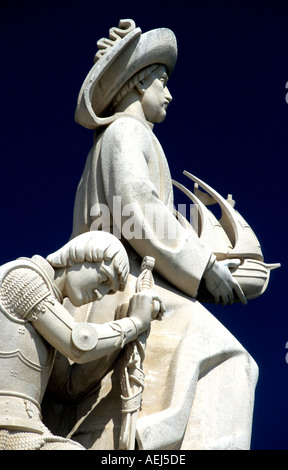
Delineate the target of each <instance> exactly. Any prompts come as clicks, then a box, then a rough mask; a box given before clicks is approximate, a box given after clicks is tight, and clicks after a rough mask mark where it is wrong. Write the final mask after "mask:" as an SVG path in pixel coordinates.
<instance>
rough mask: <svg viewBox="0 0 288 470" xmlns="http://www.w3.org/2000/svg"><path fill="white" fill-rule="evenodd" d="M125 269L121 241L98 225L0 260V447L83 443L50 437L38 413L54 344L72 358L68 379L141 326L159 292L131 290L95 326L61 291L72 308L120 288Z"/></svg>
mask: <svg viewBox="0 0 288 470" xmlns="http://www.w3.org/2000/svg"><path fill="white" fill-rule="evenodd" d="M128 271H129V262H128V258H127V254H126V252H125V249H124V247H123V246H122V244H121V243H120V241H119V240H117V239H116V238H115V237H114V236H113V235H110V234H104V233H102V232H89V233H86V234H83V235H80V236H79V237H76V238H74V239H73V240H72V241H70V242H69V243H68V244H66V245H65V246H64V247H62V248H61V249H60V250H58V251H57V252H55V253H53V254H51V255H49V256H48V257H47V259H46V260H45V259H44V258H42V257H41V256H38V255H36V256H33V257H32V258H31V259H28V258H19V259H17V260H15V261H11V262H9V263H7V264H5V265H3V266H1V268H0V327H1V328H0V384H1V386H0V449H1V450H52V449H54V450H57V449H58V450H65V449H71V450H85V449H84V447H82V446H81V445H80V444H78V443H76V442H73V441H72V440H69V439H65V438H63V437H60V436H54V435H53V434H52V433H51V432H50V431H49V430H48V429H47V427H46V426H45V425H44V424H43V422H42V419H41V402H42V398H43V395H44V392H45V390H46V386H47V382H48V380H49V376H50V373H51V370H52V366H53V361H54V357H55V350H58V351H60V352H61V353H62V354H63V355H64V356H65V357H67V358H70V360H71V361H73V362H74V364H73V365H69V371H68V373H66V376H65V377H66V379H67V380H68V381H70V382H71V383H73V380H76V379H77V368H78V369H79V368H80V369H81V366H82V365H83V364H84V363H86V362H89V361H93V360H95V359H99V358H102V359H103V358H104V357H105V356H106V355H107V354H109V353H110V354H111V353H112V354H117V353H118V351H119V349H121V347H124V346H125V345H126V344H127V343H128V342H131V341H133V340H136V339H137V337H138V335H139V334H141V333H143V332H144V331H146V330H147V328H148V327H149V325H150V321H151V312H152V301H153V299H154V300H157V301H158V302H159V301H160V299H159V297H158V296H157V294H155V293H154V294H153V291H150V292H149V293H147V292H146V293H145V292H142V293H138V294H135V295H134V296H133V297H132V298H131V299H130V302H129V307H128V317H127V318H122V319H118V320H117V321H114V322H106V323H104V324H102V325H97V324H95V323H93V324H91V323H86V322H85V323H83V322H82V323H76V322H75V320H74V319H73V318H72V316H71V315H70V313H69V312H68V311H67V310H66V309H65V308H64V307H63V305H62V304H63V298H65V297H69V299H70V301H71V302H72V303H73V304H74V305H75V306H78V307H79V306H81V305H85V304H87V303H89V302H94V301H96V300H99V299H100V298H101V297H102V296H104V295H106V294H107V293H108V294H111V293H114V292H116V291H117V290H124V288H125V284H126V281H127V276H128ZM158 306H159V307H160V308H162V307H161V305H160V304H159V305H158ZM154 316H157V315H155V312H154ZM70 386H71V384H70Z"/></svg>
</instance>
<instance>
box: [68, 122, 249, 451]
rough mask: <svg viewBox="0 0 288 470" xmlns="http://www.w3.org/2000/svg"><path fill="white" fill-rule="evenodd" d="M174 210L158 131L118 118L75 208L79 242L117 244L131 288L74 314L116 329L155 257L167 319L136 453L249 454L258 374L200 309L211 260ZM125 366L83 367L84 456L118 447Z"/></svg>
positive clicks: (155, 336) (160, 323)
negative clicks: (99, 239) (94, 236)
mask: <svg viewBox="0 0 288 470" xmlns="http://www.w3.org/2000/svg"><path fill="white" fill-rule="evenodd" d="M107 208H108V209H107ZM115 208H116V209H115ZM173 209H174V208H173V189H172V182H171V175H170V171H169V166H168V163H167V160H166V157H165V155H164V152H163V149H162V147H161V145H160V143H159V141H158V140H157V138H156V136H155V135H154V133H153V130H152V128H151V126H150V125H149V123H147V122H146V121H143V120H141V119H140V118H137V117H135V116H122V115H119V118H118V119H116V120H115V121H114V122H113V123H112V124H110V125H109V126H108V127H107V128H105V129H104V130H103V131H102V132H101V133H100V134H99V135H98V137H97V138H96V139H95V142H94V145H93V148H92V149H91V151H90V153H89V155H88V158H87V161H86V165H85V168H84V172H83V175H82V177H81V180H80V182H79V186H78V189H77V194H76V199H75V206H74V219H73V233H72V237H75V236H77V235H79V234H80V233H82V232H85V231H89V230H95V229H102V230H106V231H107V230H108V231H110V233H114V234H115V235H116V236H119V238H121V240H122V242H123V244H124V246H125V248H126V249H127V252H128V256H129V262H130V275H129V278H128V284H127V287H126V289H125V291H124V292H118V293H116V294H115V295H112V296H106V297H104V298H102V299H101V300H100V301H99V302H96V303H94V304H90V305H86V306H83V307H81V308H80V309H75V308H73V307H72V306H71V305H70V307H69V305H68V308H69V309H70V311H71V313H72V314H73V315H74V317H75V319H77V320H80V321H86V320H87V321H89V322H97V323H101V322H105V321H111V320H113V319H114V315H115V311H116V308H117V305H119V304H121V303H127V301H128V299H129V297H130V296H131V295H132V294H133V293H134V292H135V285H136V280H137V277H138V276H139V274H140V272H141V262H142V259H143V258H144V257H145V256H151V257H154V258H155V268H154V271H153V274H154V281H155V290H157V292H158V293H159V294H160V296H161V297H162V299H163V301H164V304H165V306H166V312H165V314H164V317H163V318H162V320H154V321H152V324H151V330H150V335H149V337H148V340H147V344H146V350H145V360H144V373H145V388H144V392H143V399H142V408H141V411H140V413H139V417H138V420H137V430H136V440H137V448H139V449H145V450H153V449H162V450H163V449H170V450H171V449H236V448H237V449H238V448H239V449H248V448H249V446H250V437H251V426H252V415H253V405H254V391H255V386H256V383H257V376H258V368H257V365H256V363H255V362H254V360H253V359H252V358H251V356H250V355H249V354H248V353H247V351H245V349H244V348H243V347H242V345H241V344H240V343H239V342H238V341H237V340H236V339H235V338H234V337H233V335H232V334H231V333H230V332H229V331H228V330H227V329H226V328H225V327H224V326H223V325H222V324H221V323H220V322H219V321H218V320H217V319H216V318H215V317H214V316H213V315H212V314H211V313H210V312H209V311H208V310H207V309H206V308H205V307H204V306H203V305H202V304H201V303H200V302H199V301H198V300H197V292H198V289H199V285H200V282H201V279H202V276H203V273H204V271H205V269H206V268H207V266H208V265H209V263H210V262H211V260H212V259H214V258H213V256H214V255H213V253H212V250H211V249H210V247H209V246H206V245H205V244H203V243H202V242H201V241H200V239H199V238H198V236H197V234H196V232H195V231H194V230H193V228H191V227H189V228H187V227H184V226H183V225H181V224H180V222H179V221H178V220H177V218H176V217H175V214H174V211H173ZM107 210H108V216H107ZM159 221H160V222H159ZM157 222H158V223H159V226H157ZM159 227H160V228H159ZM159 230H160V232H159ZM159 233H160V236H159ZM135 234H136V235H135ZM133 235H134V236H133ZM66 308H67V306H66ZM120 356H121V353H120V354H119V355H118V356H117V357H115V355H113V356H108V357H107V358H106V359H105V360H103V361H101V362H100V361H98V362H97V363H95V364H94V366H93V365H91V364H90V365H83V367H89V368H90V369H87V370H90V372H91V373H89V381H90V382H89V384H90V385H89V393H87V394H86V395H83V394H81V400H79V401H78V404H77V407H76V408H77V409H76V417H75V423H74V426H73V427H72V428H71V429H70V432H69V437H71V438H72V439H75V440H77V441H78V442H80V443H81V444H82V445H84V446H85V447H86V448H89V449H117V447H118V442H119V432H120V423H121V400H120V395H121V390H120V377H119V374H120V365H119V364H120V361H119V360H118V359H119V358H120ZM93 367H94V368H93ZM93 374H94V377H95V383H94V385H93V386H92V387H91V383H92V381H93ZM87 375H88V374H86V376H87Z"/></svg>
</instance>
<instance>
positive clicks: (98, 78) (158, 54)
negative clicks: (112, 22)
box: [75, 28, 177, 129]
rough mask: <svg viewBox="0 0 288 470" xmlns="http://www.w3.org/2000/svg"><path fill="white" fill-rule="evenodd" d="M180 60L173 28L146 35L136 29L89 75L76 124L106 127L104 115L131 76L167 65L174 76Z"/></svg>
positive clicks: (80, 100)
mask: <svg viewBox="0 0 288 470" xmlns="http://www.w3.org/2000/svg"><path fill="white" fill-rule="evenodd" d="M176 60H177V42H176V37H175V35H174V33H173V32H172V31H171V30H170V29H167V28H158V29H154V30H152V31H148V32H147V33H144V34H141V30H140V28H136V29H134V30H133V31H131V32H130V33H129V34H128V35H127V36H126V37H125V38H123V39H121V41H119V42H118V43H116V44H115V45H114V46H113V47H111V49H110V50H109V51H107V52H106V54H104V55H103V56H102V57H101V59H99V60H98V61H97V62H96V64H95V65H94V66H93V67H92V69H91V70H90V72H89V73H88V75H87V77H86V79H85V80H84V83H83V85H82V88H81V90H80V93H79V96H78V102H77V108H76V112H75V120H76V122H78V124H80V125H82V126H84V127H86V128H88V129H95V128H96V127H98V126H99V125H101V124H102V125H104V124H105V123H106V122H107V118H101V116H102V115H103V113H104V112H105V110H106V109H107V107H108V106H109V104H110V103H111V101H112V100H113V98H115V96H116V95H117V93H118V92H119V91H120V89H121V88H122V86H123V85H124V84H125V83H126V82H127V81H128V80H129V79H130V78H131V77H133V76H134V75H135V74H136V73H138V72H139V71H140V70H142V69H143V68H145V67H148V66H149V65H152V64H161V65H164V66H165V67H166V70H167V74H168V76H170V75H171V74H172V72H173V70H174V67H175V64H176Z"/></svg>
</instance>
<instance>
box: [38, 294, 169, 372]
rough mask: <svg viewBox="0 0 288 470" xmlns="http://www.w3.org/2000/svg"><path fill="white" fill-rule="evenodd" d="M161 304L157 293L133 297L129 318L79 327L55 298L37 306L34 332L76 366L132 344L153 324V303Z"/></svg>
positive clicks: (84, 324)
mask: <svg viewBox="0 0 288 470" xmlns="http://www.w3.org/2000/svg"><path fill="white" fill-rule="evenodd" d="M153 300H159V301H160V299H159V297H158V296H157V294H156V293H155V292H151V291H149V292H141V293H139V294H135V295H133V297H132V298H131V299H130V302H129V306H128V314H127V315H128V316H127V318H123V319H120V320H118V321H114V322H109V323H104V324H102V325H98V324H94V323H77V322H75V321H74V319H73V317H72V316H71V315H70V313H69V312H68V311H67V310H66V309H65V308H64V307H63V306H62V305H61V304H60V303H59V302H58V301H57V300H56V299H55V298H54V297H53V296H52V295H50V296H48V297H47V298H46V299H45V300H43V301H41V302H40V303H39V304H38V305H37V310H38V309H39V311H40V312H41V313H39V314H38V315H37V316H36V318H35V321H33V326H34V328H35V329H36V330H37V331H38V332H39V333H40V334H41V336H42V337H43V338H45V340H46V341H47V342H49V343H50V344H51V345H52V346H53V347H54V348H56V349H57V350H58V351H59V352H61V353H62V354H63V355H64V356H66V357H69V358H70V359H71V360H73V361H74V362H76V363H79V364H82V363H86V362H90V361H93V360H96V359H99V358H101V357H103V356H105V355H107V354H109V353H111V352H113V351H116V350H117V349H120V348H122V347H124V346H125V345H126V344H127V343H128V342H130V341H133V340H134V339H136V338H137V337H138V335H139V334H140V333H142V332H143V331H145V330H146V329H147V328H148V327H149V325H150V321H151V312H152V302H153Z"/></svg>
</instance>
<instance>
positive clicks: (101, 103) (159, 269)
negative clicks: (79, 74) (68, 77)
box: [0, 19, 279, 450]
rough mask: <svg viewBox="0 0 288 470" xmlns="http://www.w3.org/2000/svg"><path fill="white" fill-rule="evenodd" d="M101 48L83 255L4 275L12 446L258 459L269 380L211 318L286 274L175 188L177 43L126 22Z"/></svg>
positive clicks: (243, 225) (6, 432)
mask: <svg viewBox="0 0 288 470" xmlns="http://www.w3.org/2000/svg"><path fill="white" fill-rule="evenodd" d="M97 44H98V51H97V53H96V55H95V59H94V62H95V64H94V66H93V67H92V68H91V70H90V72H89V73H88V75H87V77H86V79H85V80H84V82H83V85H82V88H81V90H80V93H79V97H78V102H77V108H76V113H75V119H76V121H77V122H78V123H79V124H80V125H82V126H84V127H86V128H88V129H91V130H93V132H94V142H93V146H92V149H91V151H90V153H89V155H88V157H87V161H86V165H85V168H84V170H83V175H82V177H81V179H80V182H79V186H78V189H77V193H76V198H75V205H74V216H73V232H72V235H71V239H70V241H69V242H68V243H67V244H66V245H65V246H64V247H63V248H62V249H60V250H59V251H57V252H56V253H54V254H52V255H50V256H48V257H47V259H46V260H44V259H43V258H41V257H39V256H36V257H33V258H32V259H31V260H30V259H29V260H27V259H18V260H16V261H12V262H11V263H8V264H7V265H4V266H2V267H1V268H0V320H1V335H0V344H1V347H0V361H1V363H2V364H3V366H2V367H1V372H0V374H1V387H0V402H1V403H2V406H1V407H0V408H1V410H0V446H1V448H2V449H5V448H6V449H9V448H14V449H15V448H25V449H28V448H29V449H30V448H33V449H42V448H43V449H55V448H58V449H68V448H69V449H90V450H98V449H99V450H101V449H105V450H116V449H121V450H133V449H139V450H175V449H181V450H186V449H189V450H194V449H195V450H196V449H197V450H198V449H199V450H200V449H211V450H216V449H221V450H222V449H223V450H224V449H225V450H226V449H227V450H228V449H249V448H250V438H251V427H252V419H253V407H254V392H255V387H256V384H257V378H258V367H257V365H256V363H255V361H254V360H253V358H252V357H251V356H250V354H249V353H248V352H247V351H246V350H245V349H244V348H243V346H242V345H241V344H240V343H239V341H238V340H237V339H236V338H234V337H233V335H232V334H231V333H230V332H229V331H228V330H227V329H226V328H225V327H224V326H223V325H222V324H221V323H220V322H219V321H218V320H217V319H216V318H215V316H213V315H212V314H211V313H210V312H209V310H208V309H207V308H206V306H205V305H206V303H207V302H215V303H219V304H222V305H229V304H232V303H233V302H242V303H243V304H245V303H247V301H248V300H249V299H254V298H257V297H258V296H259V295H261V294H262V293H263V292H264V291H265V289H266V288H267V285H268V282H269V276H270V271H271V269H273V268H275V267H278V266H279V265H278V264H275V265H268V264H266V263H265V262H264V259H263V254H262V251H261V247H260V244H259V241H258V239H257V237H256V235H255V234H254V232H253V231H252V229H251V227H250V226H249V225H248V224H247V222H246V221H245V220H244V219H243V217H242V216H241V215H240V214H239V213H238V212H237V211H236V210H235V207H234V205H235V204H234V201H233V199H232V196H231V195H229V196H228V198H227V199H225V198H223V197H222V196H221V195H220V194H219V193H218V192H217V191H215V189H213V188H212V187H211V186H210V185H208V184H207V183H205V182H204V181H203V180H201V179H200V178H198V177H196V176H194V175H193V174H192V173H190V172H188V171H185V175H186V176H187V178H188V179H187V181H188V180H189V181H193V184H194V188H193V190H192V189H189V188H187V187H185V186H183V185H181V184H180V183H178V182H176V181H173V180H172V178H171V175H170V169H169V165H168V162H167V160H166V157H165V154H164V151H163V149H162V147H161V145H160V142H159V141H158V139H157V138H156V136H155V134H154V132H153V127H154V124H156V123H161V122H162V121H163V120H164V119H165V117H166V113H167V108H168V106H169V104H170V102H171V101H172V96H171V94H170V92H169V90H168V87H167V83H168V79H170V76H171V75H172V72H173V70H174V68H175V64H176V60H177V42H176V38H175V35H174V33H173V32H172V31H171V30H169V29H166V28H159V29H155V30H152V31H148V32H146V33H143V34H142V31H141V29H140V28H139V27H136V25H135V23H134V21H133V20H131V19H128V20H121V21H120V23H119V26H118V27H113V28H111V29H110V31H109V38H102V39H100V40H99V41H98V43H97ZM180 145H181V142H179V146H180ZM173 185H174V186H176V187H178V188H179V189H180V190H181V191H182V192H183V193H184V194H185V195H186V196H187V201H189V204H190V202H192V203H193V204H194V205H195V208H196V215H197V217H196V219H197V223H195V220H194V219H193V220H187V219H186V218H185V217H184V216H183V214H182V213H181V211H176V209H175V207H174V200H173ZM216 204H218V205H219V206H220V208H221V212H222V215H221V218H220V220H218V219H217V218H216V217H215V215H214V214H213V211H212V209H213V207H210V206H214V205H216ZM127 255H128V256H127ZM152 270H153V274H152ZM106 294H113V295H106ZM204 304H205V305H204ZM151 320H155V321H151ZM55 350H57V353H55ZM54 358H55V359H54ZM52 366H53V368H52ZM51 370H52V372H51ZM50 373H51V375H50ZM19 375H20V376H21V378H22V377H23V380H21V381H19ZM48 380H49V383H48ZM47 383H48V385H47ZM43 396H44V397H43ZM42 398H43V400H42ZM40 405H42V412H43V420H42V419H41V416H40ZM48 429H49V430H48Z"/></svg>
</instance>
